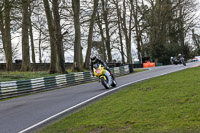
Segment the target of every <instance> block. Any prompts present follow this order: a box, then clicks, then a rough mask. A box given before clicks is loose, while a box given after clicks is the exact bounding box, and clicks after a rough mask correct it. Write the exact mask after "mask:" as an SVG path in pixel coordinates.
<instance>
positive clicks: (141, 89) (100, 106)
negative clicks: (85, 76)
mask: <svg viewBox="0 0 200 133" xmlns="http://www.w3.org/2000/svg"><path fill="white" fill-rule="evenodd" d="M199 102H200V67H197V68H191V69H187V70H184V71H180V72H176V73H173V74H168V75H165V76H161V77H158V78H153V79H150V80H147V81H145V82H141V83H138V84H135V85H132V86H129V87H128V88H126V89H123V90H120V91H118V92H116V93H114V94H112V95H110V96H107V97H106V98H104V99H102V100H99V101H98V102H96V103H95V104H92V105H89V106H88V107H86V108H84V109H81V110H80V111H79V112H77V113H74V114H72V115H70V116H68V117H66V118H63V119H62V120H60V121H58V122H56V123H54V124H52V125H50V126H48V127H46V128H44V129H42V130H40V131H38V133H68V132H69V133H73V132H74V133H96V132H97V133H100V132H101V133H133V132H144V133H146V132H147V133H161V132H162V133H172V132H173V133H174V132H175V133H182V132H183V133H185V132H200V104H199Z"/></svg>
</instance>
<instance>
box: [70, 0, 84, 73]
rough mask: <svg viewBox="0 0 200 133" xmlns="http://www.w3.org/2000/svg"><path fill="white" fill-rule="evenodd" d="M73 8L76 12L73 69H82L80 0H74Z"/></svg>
mask: <svg viewBox="0 0 200 133" xmlns="http://www.w3.org/2000/svg"><path fill="white" fill-rule="evenodd" d="M72 8H73V12H74V28H75V42H74V66H73V71H82V67H81V35H80V33H81V31H80V19H79V15H80V0H72Z"/></svg>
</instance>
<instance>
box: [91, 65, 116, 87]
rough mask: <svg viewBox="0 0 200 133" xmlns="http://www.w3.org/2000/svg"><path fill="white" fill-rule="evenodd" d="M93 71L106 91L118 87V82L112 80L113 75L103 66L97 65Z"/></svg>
mask: <svg viewBox="0 0 200 133" xmlns="http://www.w3.org/2000/svg"><path fill="white" fill-rule="evenodd" d="M93 70H94V75H95V76H96V77H98V78H99V82H101V83H102V85H103V86H104V87H105V88H106V89H109V88H110V87H111V86H112V87H115V86H116V85H117V82H116V81H115V80H114V79H113V78H112V76H111V74H110V73H109V72H108V71H107V70H106V69H105V68H104V67H103V66H101V64H95V65H94V67H93Z"/></svg>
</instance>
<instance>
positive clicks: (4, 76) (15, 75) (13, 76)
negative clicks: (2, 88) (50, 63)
mask: <svg viewBox="0 0 200 133" xmlns="http://www.w3.org/2000/svg"><path fill="white" fill-rule="evenodd" d="M55 75H58V73H55V74H49V73H48V72H45V71H41V72H19V71H15V72H0V82H4V81H17V80H26V79H33V78H40V77H51V76H55Z"/></svg>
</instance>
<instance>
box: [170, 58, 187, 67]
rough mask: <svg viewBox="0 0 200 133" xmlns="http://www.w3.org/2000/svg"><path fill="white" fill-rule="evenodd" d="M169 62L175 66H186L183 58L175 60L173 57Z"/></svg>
mask: <svg viewBox="0 0 200 133" xmlns="http://www.w3.org/2000/svg"><path fill="white" fill-rule="evenodd" d="M170 62H171V64H175V65H178V64H183V65H184V66H186V62H185V59H184V58H183V57H181V58H180V59H177V58H175V57H171V59H170Z"/></svg>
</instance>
